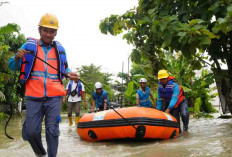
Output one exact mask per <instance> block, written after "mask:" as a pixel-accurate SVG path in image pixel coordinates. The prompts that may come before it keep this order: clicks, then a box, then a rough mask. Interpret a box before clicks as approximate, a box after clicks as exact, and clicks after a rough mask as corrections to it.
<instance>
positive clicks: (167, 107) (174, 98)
mask: <svg viewBox="0 0 232 157" xmlns="http://www.w3.org/2000/svg"><path fill="white" fill-rule="evenodd" d="M158 79H159V87H158V98H157V109H158V110H163V111H165V112H166V113H170V114H171V115H172V116H173V117H175V118H176V120H177V121H178V124H179V126H180V115H181V119H182V121H183V124H184V126H183V130H184V132H183V133H184V134H186V133H188V124H189V114H188V102H187V100H186V99H185V97H184V92H183V89H182V88H181V86H180V85H179V84H177V83H176V82H175V81H174V77H171V76H169V74H168V72H167V71H166V70H160V71H159V72H158ZM180 131H181V129H180Z"/></svg>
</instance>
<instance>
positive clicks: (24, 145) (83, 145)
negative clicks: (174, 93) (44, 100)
mask: <svg viewBox="0 0 232 157" xmlns="http://www.w3.org/2000/svg"><path fill="white" fill-rule="evenodd" d="M219 115H220V114H219V113H217V114H214V117H215V118H214V119H205V118H202V119H194V118H191V119H190V124H189V132H190V134H188V135H186V136H182V137H179V138H177V139H173V140H164V141H149V142H148V141H147V142H125V141H124V142H118V141H117V142H112V141H107V142H89V141H85V140H82V139H80V138H79V136H78V134H77V132H76V128H75V126H72V127H69V126H68V119H67V117H66V114H65V115H62V122H61V123H60V132H61V134H60V139H59V149H58V154H57V156H58V157H74V156H83V157H86V156H107V157H111V156H112V157H118V156H132V157H137V156H138V157H139V156H147V157H182V156H183V157H185V156H189V157H198V156H202V157H203V156H213V157H214V156H219V157H231V156H232V119H219V118H217V117H219ZM24 118H25V117H22V118H20V117H13V119H11V121H10V125H9V126H8V129H7V132H8V134H9V135H10V136H12V137H13V138H14V140H10V139H8V138H7V137H6V136H5V135H4V125H5V124H4V123H3V122H1V123H0V157H31V156H32V157H33V156H35V155H34V153H33V151H32V149H31V147H30V145H29V143H28V142H26V141H23V140H22V137H21V131H22V124H23V121H24ZM42 138H43V144H44V146H45V147H46V140H45V133H44V127H43V132H42Z"/></svg>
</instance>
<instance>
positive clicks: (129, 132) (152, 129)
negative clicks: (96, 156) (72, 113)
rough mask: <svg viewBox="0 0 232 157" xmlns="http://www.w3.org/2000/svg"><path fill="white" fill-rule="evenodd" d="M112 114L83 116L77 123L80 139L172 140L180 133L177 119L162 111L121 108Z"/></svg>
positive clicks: (105, 112) (108, 111)
mask: <svg viewBox="0 0 232 157" xmlns="http://www.w3.org/2000/svg"><path fill="white" fill-rule="evenodd" d="M115 111H116V112H118V113H119V114H120V115H121V116H123V118H122V117H121V116H120V115H119V114H118V113H116V112H115ZM115 111H114V110H106V111H101V112H97V113H89V114H85V115H83V116H82V117H81V119H80V121H79V123H78V126H77V133H78V134H79V136H80V137H81V138H83V139H86V140H91V141H100V140H110V139H123V138H134V139H172V138H176V137H177V136H178V134H179V126H178V123H177V121H176V119H175V118H174V117H173V116H171V115H170V114H167V113H164V112H162V111H159V110H156V109H152V108H145V107H128V108H120V109H115ZM124 118H125V119H124Z"/></svg>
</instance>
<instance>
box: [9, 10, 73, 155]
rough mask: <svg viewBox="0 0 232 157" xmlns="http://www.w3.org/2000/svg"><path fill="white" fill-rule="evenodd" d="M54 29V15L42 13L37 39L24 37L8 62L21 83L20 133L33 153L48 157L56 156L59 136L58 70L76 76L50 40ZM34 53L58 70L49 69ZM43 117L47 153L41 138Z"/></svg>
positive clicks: (60, 89)
mask: <svg viewBox="0 0 232 157" xmlns="http://www.w3.org/2000/svg"><path fill="white" fill-rule="evenodd" d="M57 30H58V20H57V18H56V17H55V16H54V15H52V14H45V15H44V16H42V17H41V20H40V22H39V27H38V31H39V34H40V39H39V40H37V39H34V38H28V40H27V42H26V43H24V44H23V45H22V46H21V48H20V49H19V50H18V52H17V53H16V54H15V56H13V57H12V58H10V60H9V62H8V66H9V68H10V69H11V70H17V69H21V72H20V82H21V83H22V84H25V89H26V92H25V97H26V108H27V111H26V118H25V121H24V124H23V129H22V136H23V139H24V140H25V141H28V142H29V143H30V145H31V147H32V149H33V151H34V152H35V154H36V156H43V155H46V153H48V157H55V156H56V154H57V149H58V141H59V135H60V132H59V122H60V121H61V118H60V109H61V104H62V97H63V96H65V89H64V86H63V84H62V79H63V78H64V75H63V74H62V73H65V74H66V75H67V76H68V77H69V78H70V79H71V80H73V79H77V78H78V75H77V74H76V73H74V72H71V70H70V69H69V68H68V63H67V60H66V54H65V50H64V48H63V46H62V45H61V44H60V43H59V42H58V41H54V40H53V39H54V38H55V36H56V35H57ZM33 55H34V56H33ZM35 56H37V57H39V58H41V59H43V60H45V61H46V62H47V63H48V64H50V65H52V66H53V67H54V68H57V69H58V70H55V69H53V68H51V67H50V66H49V65H48V64H46V63H44V62H42V61H41V60H39V59H38V58H36V57H35ZM58 71H59V72H58ZM44 116H45V129H46V130H45V132H46V142H47V152H46V151H45V149H44V147H43V144H42V140H41V131H42V121H43V117H44Z"/></svg>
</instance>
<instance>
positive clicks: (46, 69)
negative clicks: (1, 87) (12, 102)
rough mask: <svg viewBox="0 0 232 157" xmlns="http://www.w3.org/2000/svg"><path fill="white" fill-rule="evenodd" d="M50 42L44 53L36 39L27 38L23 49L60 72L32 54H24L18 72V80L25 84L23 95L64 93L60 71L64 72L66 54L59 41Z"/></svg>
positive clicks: (37, 95)
mask: <svg viewBox="0 0 232 157" xmlns="http://www.w3.org/2000/svg"><path fill="white" fill-rule="evenodd" d="M52 44H53V46H52V47H51V49H50V50H49V52H48V53H47V54H45V53H44V50H43V48H42V46H41V45H39V44H38V40H37V39H33V38H28V40H27V42H26V44H25V50H27V51H30V53H32V54H33V55H35V56H37V57H39V58H41V59H42V60H44V61H46V62H47V63H48V64H50V65H52V66H53V67H55V68H56V69H58V70H59V71H60V72H58V71H57V70H55V69H53V68H51V67H50V66H49V65H47V64H46V63H44V62H42V61H40V60H39V59H37V58H35V57H34V56H33V55H31V54H26V55H25V56H24V57H23V59H22V61H21V72H20V82H21V83H23V84H25V85H26V93H25V96H29V97H39V98H40V97H46V96H47V97H54V96H63V95H65V90H64V87H63V84H62V79H63V78H64V76H63V75H62V73H65V69H66V68H67V67H68V65H67V60H66V55H65V52H64V48H63V47H62V46H61V44H60V43H59V42H57V41H53V43H52ZM61 72H62V73H61Z"/></svg>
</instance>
